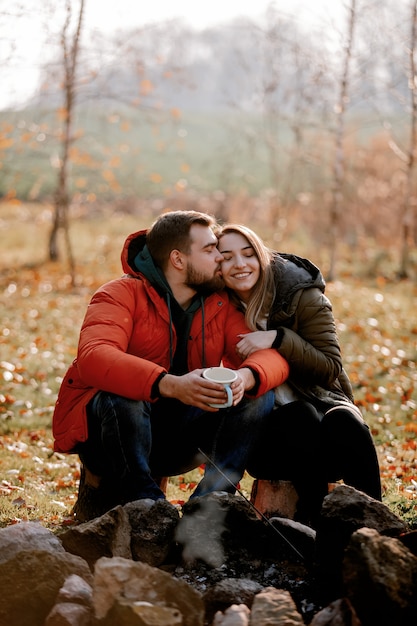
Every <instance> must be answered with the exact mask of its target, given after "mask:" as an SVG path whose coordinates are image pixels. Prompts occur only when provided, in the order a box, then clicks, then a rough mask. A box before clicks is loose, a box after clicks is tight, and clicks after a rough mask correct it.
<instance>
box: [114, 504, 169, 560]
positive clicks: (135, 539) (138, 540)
mask: <svg viewBox="0 0 417 626" xmlns="http://www.w3.org/2000/svg"><path fill="white" fill-rule="evenodd" d="M124 510H125V511H126V513H127V516H128V519H129V524H130V528H131V544H130V545H131V551H132V558H133V560H134V561H143V562H144V563H147V564H148V565H153V566H154V567H159V566H160V565H162V564H163V563H164V562H165V561H166V559H167V557H168V555H169V554H170V552H171V550H172V547H173V544H174V535H175V531H176V528H177V525H178V522H179V519H180V516H179V512H178V509H177V508H176V507H175V506H173V505H172V504H171V503H170V502H168V501H167V500H157V501H156V502H154V501H152V500H137V501H135V502H129V503H128V504H125V506H124ZM120 556H123V555H120Z"/></svg>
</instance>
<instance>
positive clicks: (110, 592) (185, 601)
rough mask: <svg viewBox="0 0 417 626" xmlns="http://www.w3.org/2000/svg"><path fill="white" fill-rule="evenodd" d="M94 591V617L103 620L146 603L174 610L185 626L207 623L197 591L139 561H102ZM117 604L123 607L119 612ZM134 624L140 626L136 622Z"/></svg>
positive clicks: (97, 564)
mask: <svg viewBox="0 0 417 626" xmlns="http://www.w3.org/2000/svg"><path fill="white" fill-rule="evenodd" d="M93 588H94V592H93V606H94V610H95V616H96V618H98V619H101V620H103V619H107V616H108V614H110V616H111V615H112V614H114V611H116V612H119V613H120V611H124V608H126V607H127V605H131V606H133V605H134V604H135V603H137V602H147V603H149V604H151V605H154V606H157V607H162V608H170V609H175V610H176V611H178V612H179V613H180V614H181V615H182V619H183V626H203V623H204V603H203V600H202V596H201V594H200V593H199V592H198V591H196V590H195V589H193V588H192V587H190V585H188V584H187V583H185V582H183V581H181V580H176V579H175V578H173V577H172V576H171V575H170V574H167V573H166V572H163V571H161V570H159V569H157V568H155V567H151V566H149V565H147V564H146V563H141V562H140V561H131V560H128V559H123V558H120V557H113V558H111V559H108V558H101V559H99V560H98V561H97V563H96V565H95V569H94V586H93ZM115 605H120V607H122V608H119V609H118V608H117V606H115ZM123 607H124V608H123ZM112 612H113V613H112ZM130 613H131V610H130V609H129V614H130ZM114 623H115V622H114V621H113V625H114ZM121 623H123V622H121ZM132 623H133V624H135V623H138V624H140V622H137V621H136V622H132ZM180 623H181V622H180ZM109 624H110V623H109Z"/></svg>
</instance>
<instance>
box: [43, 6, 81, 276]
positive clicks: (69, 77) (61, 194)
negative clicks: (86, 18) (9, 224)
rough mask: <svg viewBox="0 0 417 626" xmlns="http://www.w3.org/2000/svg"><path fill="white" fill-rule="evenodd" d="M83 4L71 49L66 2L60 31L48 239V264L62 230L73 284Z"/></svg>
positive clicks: (55, 254)
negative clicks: (59, 121) (60, 93)
mask: <svg viewBox="0 0 417 626" xmlns="http://www.w3.org/2000/svg"><path fill="white" fill-rule="evenodd" d="M84 5H85V0H80V7H79V12H78V17H77V28H76V31H75V34H74V36H73V40H72V45H70V44H69V42H68V39H69V35H68V31H69V27H70V20H71V2H70V1H69V0H67V17H66V20H65V23H64V26H63V29H62V34H61V44H62V52H63V65H64V86H63V90H64V115H65V118H64V128H63V133H62V143H61V159H60V164H59V170H58V181H57V187H56V191H55V201H54V220H53V225H52V229H51V232H50V236H49V259H50V261H58V260H59V258H60V251H59V241H58V235H59V232H60V231H61V230H62V231H63V233H64V242H65V246H66V252H67V257H68V263H69V266H70V273H71V279H72V283H74V279H75V264H74V255H73V251H72V246H71V239H70V236H69V217H68V212H69V206H70V195H69V151H70V147H71V143H72V141H73V137H72V123H73V117H74V104H75V97H74V96H75V74H76V68H77V60H78V52H79V41H80V35H81V26H82V19H83V14H84Z"/></svg>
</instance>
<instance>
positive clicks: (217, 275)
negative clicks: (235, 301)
mask: <svg viewBox="0 0 417 626" xmlns="http://www.w3.org/2000/svg"><path fill="white" fill-rule="evenodd" d="M190 237H191V241H192V243H191V246H190V254H188V255H186V259H187V274H186V278H185V284H186V285H187V287H190V289H194V290H195V291H196V292H197V293H211V292H213V291H216V290H217V289H222V288H223V286H224V282H223V278H222V276H221V272H220V263H221V262H222V260H223V257H222V255H221V254H220V252H219V251H218V249H217V237H216V236H215V235H214V233H213V231H212V230H211V228H209V227H208V226H202V225H200V224H193V225H192V226H191V229H190Z"/></svg>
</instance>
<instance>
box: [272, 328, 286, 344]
mask: <svg viewBox="0 0 417 626" xmlns="http://www.w3.org/2000/svg"><path fill="white" fill-rule="evenodd" d="M283 338H284V329H283V328H282V326H280V327H279V328H277V336H276V337H275V339H274V341H273V343H272V346H271V348H273V349H274V350H279V348H280V347H281V344H282V340H283Z"/></svg>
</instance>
